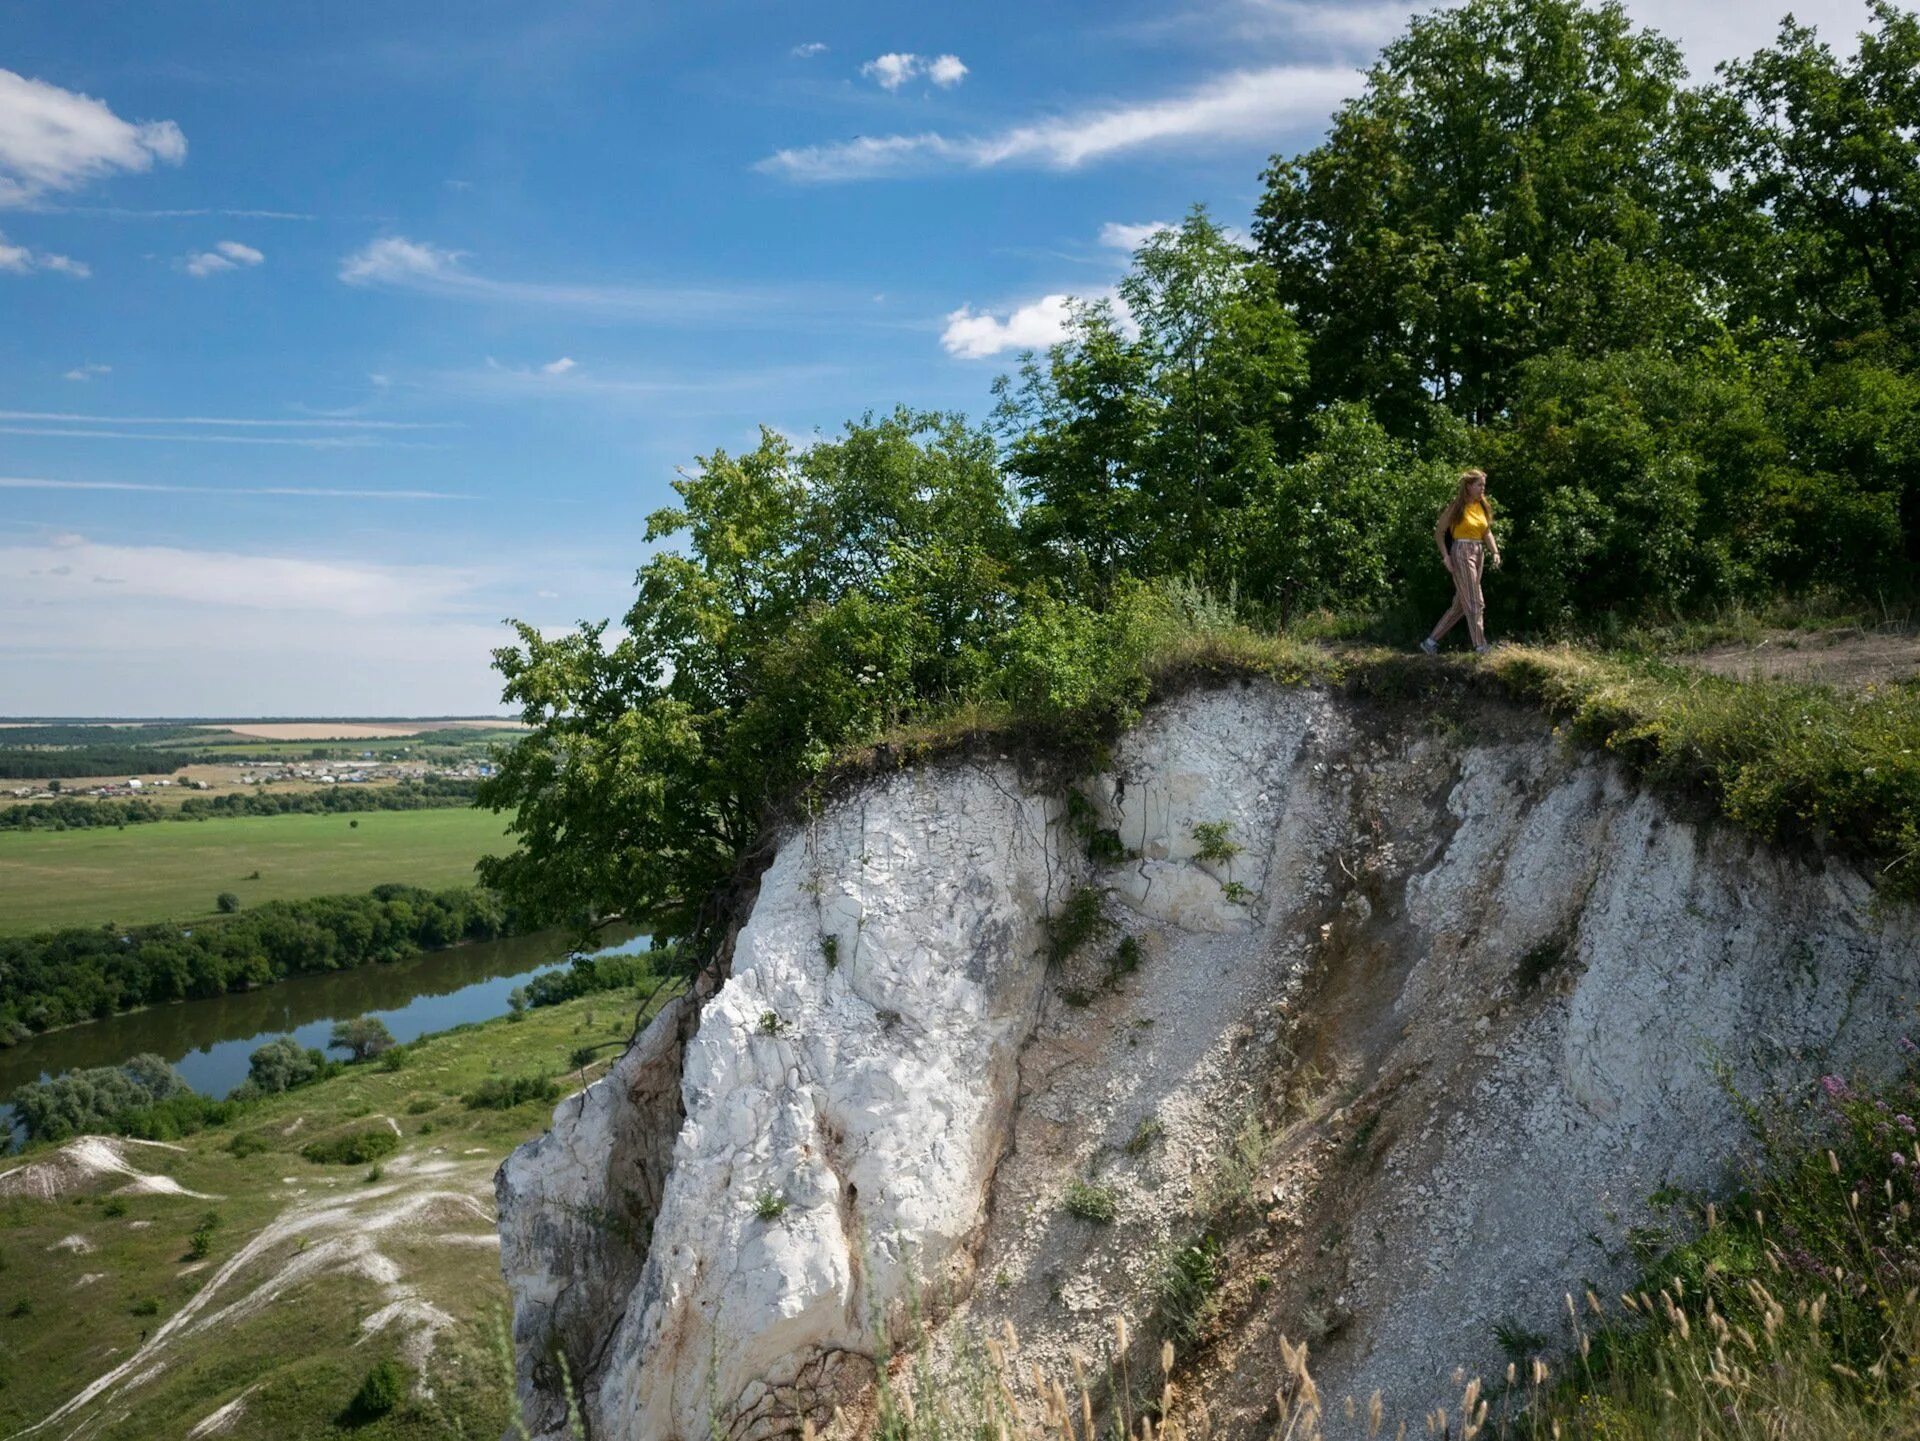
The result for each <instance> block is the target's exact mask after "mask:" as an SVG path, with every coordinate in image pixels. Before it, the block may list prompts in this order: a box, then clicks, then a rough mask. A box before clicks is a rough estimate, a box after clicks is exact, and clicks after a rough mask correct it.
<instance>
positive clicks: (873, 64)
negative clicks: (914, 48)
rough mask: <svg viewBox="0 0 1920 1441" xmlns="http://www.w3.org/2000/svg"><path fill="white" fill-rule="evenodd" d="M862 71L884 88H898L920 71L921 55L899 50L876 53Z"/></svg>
mask: <svg viewBox="0 0 1920 1441" xmlns="http://www.w3.org/2000/svg"><path fill="white" fill-rule="evenodd" d="M860 73H861V74H862V75H864V76H866V77H867V78H868V79H869V80H871V81H873V83H874V84H876V85H878V86H879V87H880V88H881V89H882V90H898V89H899V88H900V87H901V86H902V85H905V84H906V83H907V82H908V81H909V80H911V79H913V77H914V76H915V75H917V74H919V73H920V57H919V56H918V55H913V54H903V53H901V52H899V51H893V52H890V53H888V54H886V55H876V56H875V57H874V58H873V59H871V60H869V61H868V62H867V63H866V64H865V65H862V66H861V67H860Z"/></svg>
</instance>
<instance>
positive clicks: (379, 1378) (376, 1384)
mask: <svg viewBox="0 0 1920 1441" xmlns="http://www.w3.org/2000/svg"><path fill="white" fill-rule="evenodd" d="M406 1393H407V1373H406V1370H405V1369H404V1368H403V1367H402V1366H401V1365H400V1363H399V1362H398V1361H395V1360H393V1359H392V1358H391V1357H389V1358H388V1359H386V1360H384V1361H381V1362H380V1363H378V1364H377V1365H376V1366H375V1367H374V1368H373V1369H372V1370H371V1371H369V1372H367V1377H366V1380H364V1381H362V1382H361V1383H360V1389H359V1390H358V1391H356V1392H354V1393H353V1400H352V1401H350V1402H348V1403H347V1420H348V1422H349V1423H350V1424H352V1425H358V1426H364V1425H366V1424H367V1423H368V1422H369V1421H378V1420H379V1419H380V1418H381V1417H382V1416H384V1415H386V1414H387V1413H388V1412H389V1411H391V1410H393V1408H394V1407H396V1406H398V1405H399V1404H400V1402H401V1400H402V1398H404V1397H405V1395H406Z"/></svg>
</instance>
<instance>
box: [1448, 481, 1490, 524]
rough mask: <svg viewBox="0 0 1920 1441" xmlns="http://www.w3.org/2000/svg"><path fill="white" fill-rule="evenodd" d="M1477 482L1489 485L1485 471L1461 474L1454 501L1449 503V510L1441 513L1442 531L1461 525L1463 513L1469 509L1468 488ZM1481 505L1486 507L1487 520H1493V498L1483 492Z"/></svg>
mask: <svg viewBox="0 0 1920 1441" xmlns="http://www.w3.org/2000/svg"><path fill="white" fill-rule="evenodd" d="M1476 480H1477V481H1479V482H1480V484H1481V485H1482V486H1484V485H1485V484H1486V483H1487V473H1486V472H1485V471H1484V470H1463V471H1461V472H1460V488H1459V489H1458V490H1456V491H1454V493H1453V499H1452V500H1450V501H1448V502H1447V508H1446V509H1445V510H1443V511H1441V512H1440V528H1441V529H1442V530H1452V529H1453V528H1454V526H1456V525H1458V524H1459V523H1460V516H1461V513H1462V512H1463V511H1465V510H1466V508H1467V487H1468V486H1470V485H1472V484H1473V483H1474V482H1475V481H1476ZM1480 504H1481V505H1483V506H1485V507H1486V511H1487V519H1488V520H1492V519H1493V497H1492V496H1490V495H1488V494H1486V492H1485V491H1484V490H1483V491H1482V492H1481V495H1480Z"/></svg>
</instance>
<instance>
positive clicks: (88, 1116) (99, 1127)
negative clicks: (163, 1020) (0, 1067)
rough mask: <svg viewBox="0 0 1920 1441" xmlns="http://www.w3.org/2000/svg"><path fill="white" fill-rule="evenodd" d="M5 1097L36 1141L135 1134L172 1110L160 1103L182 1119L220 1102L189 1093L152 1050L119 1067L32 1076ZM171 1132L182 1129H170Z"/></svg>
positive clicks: (93, 1068)
mask: <svg viewBox="0 0 1920 1441" xmlns="http://www.w3.org/2000/svg"><path fill="white" fill-rule="evenodd" d="M9 1099H10V1101H11V1102H12V1105H13V1108H14V1119H15V1122H16V1123H17V1124H18V1125H20V1126H21V1127H22V1128H23V1129H24V1130H25V1131H26V1134H27V1136H28V1138H29V1139H30V1140H35V1141H64V1140H66V1139H67V1138H68V1137H70V1136H77V1135H81V1134H83V1133H85V1132H88V1131H108V1132H118V1133H120V1134H122V1135H140V1134H142V1131H141V1130H140V1129H136V1127H138V1126H141V1125H143V1124H147V1123H151V1122H152V1121H153V1120H154V1118H155V1117H156V1116H159V1115H173V1114H175V1112H174V1111H168V1110H164V1109H162V1108H168V1107H174V1106H177V1107H179V1108H180V1109H179V1111H178V1114H179V1116H180V1118H181V1119H187V1118H190V1117H191V1116H193V1115H195V1114H199V1113H200V1112H201V1110H202V1108H203V1107H206V1106H213V1107H217V1106H218V1105H219V1104H220V1103H218V1102H206V1101H204V1100H203V1098H201V1097H199V1096H196V1095H194V1093H193V1091H192V1090H191V1088H189V1087H188V1085H187V1083H186V1082H185V1081H183V1080H182V1079H181V1078H180V1073H179V1072H178V1071H176V1070H174V1069H173V1067H172V1066H169V1065H168V1064H167V1063H166V1062H165V1061H163V1060H161V1059H160V1057H158V1056H153V1055H140V1056H135V1057H133V1058H132V1059H131V1060H129V1061H127V1062H125V1063H123V1064H121V1065H118V1066H96V1067H91V1068H88V1069H84V1070H77V1071H67V1072H64V1073H63V1074H61V1075H59V1076H56V1077H54V1078H53V1079H52V1080H49V1081H31V1082H29V1083H28V1084H26V1085H24V1086H21V1087H20V1088H19V1089H18V1090H16V1091H15V1092H14V1093H13V1095H12V1096H11V1097H10V1098H9ZM190 1129H198V1127H197V1126H193V1127H191V1128H190ZM172 1134H173V1135H176V1136H177V1135H182V1134H185V1131H183V1130H180V1129H175V1130H174V1131H173V1132H172ZM148 1139H160V1138H159V1137H149V1138H148Z"/></svg>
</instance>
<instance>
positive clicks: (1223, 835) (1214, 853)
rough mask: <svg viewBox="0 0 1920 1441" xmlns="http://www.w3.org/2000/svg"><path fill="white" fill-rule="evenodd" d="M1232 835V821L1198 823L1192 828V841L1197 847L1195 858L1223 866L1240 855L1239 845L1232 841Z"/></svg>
mask: <svg viewBox="0 0 1920 1441" xmlns="http://www.w3.org/2000/svg"><path fill="white" fill-rule="evenodd" d="M1232 835H1233V822H1232V821H1201V822H1199V823H1198V824H1197V825H1195V826H1194V828H1193V839H1194V840H1195V842H1197V844H1198V847H1199V848H1198V849H1197V850H1196V851H1195V852H1194V856H1195V858H1196V859H1199V860H1203V861H1209V862H1212V863H1213V864H1215V865H1225V864H1226V863H1227V862H1229V861H1231V860H1232V859H1233V858H1234V857H1235V856H1237V855H1239V854H1240V843H1239V842H1238V841H1235V840H1233V839H1232V838H1231V837H1232Z"/></svg>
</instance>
